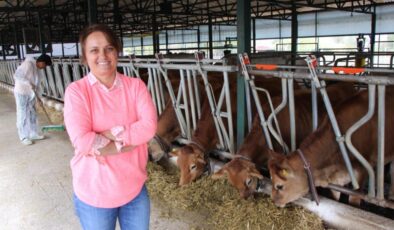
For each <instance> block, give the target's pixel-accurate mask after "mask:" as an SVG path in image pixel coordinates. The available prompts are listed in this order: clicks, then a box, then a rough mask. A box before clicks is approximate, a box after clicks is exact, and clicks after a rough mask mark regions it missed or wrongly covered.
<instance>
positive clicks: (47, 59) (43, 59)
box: [37, 54, 52, 65]
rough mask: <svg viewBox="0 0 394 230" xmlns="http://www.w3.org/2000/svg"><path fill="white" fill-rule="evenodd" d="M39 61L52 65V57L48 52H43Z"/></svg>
mask: <svg viewBox="0 0 394 230" xmlns="http://www.w3.org/2000/svg"><path fill="white" fill-rule="evenodd" d="M37 62H45V65H52V60H51V57H49V56H48V55H47V54H41V55H40V56H39V57H38V58H37Z"/></svg>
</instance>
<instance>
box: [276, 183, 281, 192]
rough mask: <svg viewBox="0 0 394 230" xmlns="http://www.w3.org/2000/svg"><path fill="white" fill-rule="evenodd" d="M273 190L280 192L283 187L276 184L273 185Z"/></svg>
mask: <svg viewBox="0 0 394 230" xmlns="http://www.w3.org/2000/svg"><path fill="white" fill-rule="evenodd" d="M275 189H276V190H278V191H279V190H282V189H283V185H281V184H277V185H275Z"/></svg>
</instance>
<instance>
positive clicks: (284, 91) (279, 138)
mask: <svg viewBox="0 0 394 230" xmlns="http://www.w3.org/2000/svg"><path fill="white" fill-rule="evenodd" d="M286 81H287V80H286V79H282V102H281V103H280V104H279V105H278V106H277V107H276V108H275V109H274V110H273V112H272V113H271V114H270V115H269V116H268V119H267V121H268V128H269V131H270V133H271V134H272V136H274V138H275V139H276V140H277V141H278V143H279V144H280V145H281V146H282V148H283V152H284V153H288V152H289V147H288V146H287V144H286V143H285V142H284V141H283V138H282V135H281V134H280V128H279V124H278V121H277V119H276V115H277V114H278V113H279V112H280V111H281V110H282V109H283V108H285V107H286V105H287V100H288V94H287V83H286ZM270 104H271V106H273V105H272V102H271V103H270ZM271 108H272V107H271ZM273 120H274V121H275V124H276V130H275V128H274V126H273V124H272V121H273Z"/></svg>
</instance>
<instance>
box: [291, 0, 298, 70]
mask: <svg viewBox="0 0 394 230" xmlns="http://www.w3.org/2000/svg"><path fill="white" fill-rule="evenodd" d="M297 38H298V19H297V7H296V5H295V3H293V7H292V11H291V65H295V64H296V57H297Z"/></svg>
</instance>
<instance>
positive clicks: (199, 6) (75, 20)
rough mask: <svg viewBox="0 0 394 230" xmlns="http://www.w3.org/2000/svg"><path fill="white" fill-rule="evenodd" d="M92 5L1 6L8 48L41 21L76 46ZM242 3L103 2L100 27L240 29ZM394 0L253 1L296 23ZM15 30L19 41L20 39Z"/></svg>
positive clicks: (49, 33)
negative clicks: (302, 17)
mask: <svg viewBox="0 0 394 230" xmlns="http://www.w3.org/2000/svg"><path fill="white" fill-rule="evenodd" d="M88 2H89V1H88V0H4V1H0V30H1V35H2V36H1V37H2V40H3V42H2V43H13V41H15V39H17V40H18V41H19V42H21V41H23V35H22V34H23V33H22V31H23V30H24V31H25V35H24V36H29V35H31V34H29V33H28V32H26V31H29V28H30V29H31V28H37V27H38V22H39V18H41V21H42V24H43V31H44V32H45V36H46V37H47V39H50V40H51V41H52V42H62V41H63V42H75V41H76V40H77V37H78V33H79V31H80V30H81V29H82V28H83V27H84V26H85V25H87V24H88V18H89V17H88V15H89V14H88V9H89V7H88ZM236 2H237V0H182V1H180V0H97V22H100V23H106V24H108V25H110V26H111V27H112V28H113V29H114V30H116V32H117V33H118V34H121V35H122V36H128V35H130V34H140V33H151V32H152V30H153V28H157V29H158V30H164V29H173V28H188V27H191V26H195V25H204V24H208V23H209V21H210V20H211V21H212V23H213V24H234V23H235V21H236V14H237V12H236V10H237V5H236ZM382 4H394V3H393V1H387V0H380V1H366V0H362V1H348V0H298V1H297V0H296V1H291V0H280V1H256V0H252V1H251V11H252V18H262V19H264V18H275V19H283V20H291V12H292V9H295V10H296V11H297V12H298V13H303V12H311V11H324V10H344V11H352V12H362V13H367V14H370V13H373V11H374V6H376V5H382ZM15 31H17V33H16V38H15Z"/></svg>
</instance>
